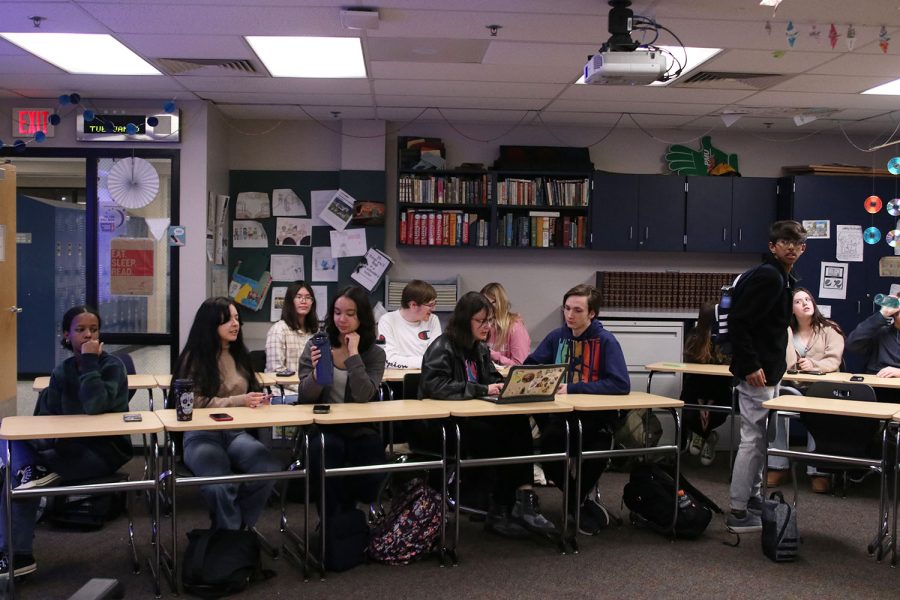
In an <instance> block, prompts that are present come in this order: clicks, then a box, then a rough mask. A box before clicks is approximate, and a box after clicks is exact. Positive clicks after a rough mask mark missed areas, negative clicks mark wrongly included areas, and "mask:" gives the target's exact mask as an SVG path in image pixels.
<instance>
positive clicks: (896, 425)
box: [869, 412, 900, 567]
mask: <svg viewBox="0 0 900 600" xmlns="http://www.w3.org/2000/svg"><path fill="white" fill-rule="evenodd" d="M887 427H888V429H887V430H888V435H885V437H884V442H885V444H884V447H883V452H885V453H886V452H888V450H889V448H890V447H889V444H888V443H887V440H888V438H889V436H890V435H892V436H893V441H894V468H893V469H892V471H893V473H892V476H893V477H892V479H893V486H892V490H891V491H892V495H893V503H892V504H893V506H892V509H893V519H892V524H891V530H890V532H889V533H890V534H891V535H887V536H886V538H887V548H886V549H885V547H884V545H883V544H882V545H879V546H878V548H877V555H876V558H878V560H881V558H882V557H883V556H884V554H885V551H886V552H888V553H890V555H891V566H892V567H896V566H897V510H898V509H900V506H898V503H900V498H898V497H897V491H898V490H897V487H898V481H897V480H898V479H900V412H898V413H896V414H895V415H894V416H893V418H892V419H891V421H890V422H889V423H888V425H887ZM869 550H870V551H871V550H872V548H871V547H870V548H869Z"/></svg>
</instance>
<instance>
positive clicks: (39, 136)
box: [34, 131, 47, 144]
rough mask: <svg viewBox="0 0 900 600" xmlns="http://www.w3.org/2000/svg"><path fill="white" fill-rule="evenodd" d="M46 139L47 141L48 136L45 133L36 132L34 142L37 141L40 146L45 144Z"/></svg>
mask: <svg viewBox="0 0 900 600" xmlns="http://www.w3.org/2000/svg"><path fill="white" fill-rule="evenodd" d="M45 139H47V134H46V133H44V132H43V131H35V132H34V141H36V142H37V143H38V144H40V143H41V142H43V141H44V140H45Z"/></svg>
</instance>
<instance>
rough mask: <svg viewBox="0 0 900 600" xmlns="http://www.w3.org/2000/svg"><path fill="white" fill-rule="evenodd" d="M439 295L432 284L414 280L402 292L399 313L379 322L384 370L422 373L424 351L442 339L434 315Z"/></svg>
mask: <svg viewBox="0 0 900 600" xmlns="http://www.w3.org/2000/svg"><path fill="white" fill-rule="evenodd" d="M436 302H437V292H436V291H435V289H434V286H432V285H431V284H430V283H428V282H426V281H421V280H419V279H413V280H412V281H410V282H409V283H407V284H406V287H404V288H403V293H402V294H401V295H400V306H401V308H400V309H399V310H395V311H393V312H389V313H388V314H386V315H384V316H383V317H381V319H380V320H379V321H378V337H379V338H382V339H384V354H385V356H386V362H385V367H386V368H388V369H421V368H422V357H423V356H424V355H425V350H427V349H428V346H429V345H431V342H433V341H434V339H435V338H436V337H438V336H439V335H441V322H440V321H439V320H438V318H437V316H435V315H434V314H432V312H431V311H433V310H434V307H435V304H436Z"/></svg>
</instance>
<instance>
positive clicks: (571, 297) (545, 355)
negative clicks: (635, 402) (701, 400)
mask: <svg viewBox="0 0 900 600" xmlns="http://www.w3.org/2000/svg"><path fill="white" fill-rule="evenodd" d="M562 308H563V317H564V318H565V322H566V324H565V325H564V326H562V327H560V328H558V329H555V330H553V331H551V332H550V333H549V334H547V337H545V338H544V339H543V341H542V342H541V343H540V344H539V345H538V347H537V348H536V349H535V351H534V352H532V353H531V354H530V355H529V356H528V358H526V359H525V364H561V363H566V364H568V365H569V371H568V374H567V376H566V383H563V384H561V385H560V386H559V390H557V393H558V394H627V393H628V392H630V391H631V379H630V377H629V376H628V367H627V366H626V364H625V355H624V354H622V347H621V346H620V345H619V342H618V340H616V337H615V336H614V335H613V334H612V333H610V332H609V331H607V330H606V329H604V328H603V324H602V323H600V321H599V320H598V319H597V312H598V311H599V310H600V292H599V291H598V290H597V288H595V287H594V286H591V285H586V284H581V285H576V286H575V287H573V288H572V289H570V290H569V291H568V292H566V294H565V296H563V307H562ZM579 417H580V418H581V422H582V426H583V428H584V449H585V450H604V449H606V450H608V449H609V446H610V440H611V436H612V434H611V431H612V429H613V426H614V423H615V420H616V417H617V414H616V413H615V412H614V411H597V412H582V413H579ZM535 420H536V421H537V422H538V426H539V427H540V430H541V449H542V450H543V451H544V452H563V451H564V448H565V440H566V425H565V423H566V421H565V417H563V416H559V415H549V416H543V415H535ZM575 429H576V425H575V424H574V422H572V423H570V433H571V442H572V445H571V447H572V448H573V449H574V448H575V441H576V434H575ZM573 452H574V451H573ZM543 466H544V472H545V473H546V474H547V476H548V477H549V478H550V479H552V480H553V482H554V483H555V484H556V486H557V487H559V489H563V485H564V481H565V479H564V478H565V477H566V476H568V475H567V474H566V473H565V470H564V468H563V465H561V464H559V463H557V462H547V463H544V465H543ZM604 466H605V463H604V461H601V460H588V461H585V462H584V464H583V474H582V478H581V483H582V489H581V490H576V489H575V485H574V479H573V480H572V481H571V482H570V483H571V485H570V486H569V490H570V493H571V494H572V496H573V497H572V498H570V502H572V504H570V506H575V502H576V501H577V502H579V503H580V505H581V518H580V523H579V531H580V532H581V533H583V534H585V535H595V534H597V533H599V532H600V530H602V529H603V528H605V527H607V526H608V525H609V524H610V521H611V517H610V515H609V511H608V510H607V509H606V507H605V506H603V505H602V504H601V503H600V501H599V499H598V498H597V495H596V494H595V493H593V492H594V484H595V483H596V482H597V480H598V479H599V478H600V475H602V474H603V470H604Z"/></svg>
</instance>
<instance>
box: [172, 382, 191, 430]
mask: <svg viewBox="0 0 900 600" xmlns="http://www.w3.org/2000/svg"><path fill="white" fill-rule="evenodd" d="M172 398H173V399H174V400H175V416H176V417H177V419H178V420H179V421H190V420H191V419H193V418H194V381H193V380H192V379H176V380H175V381H173V382H172Z"/></svg>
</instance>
